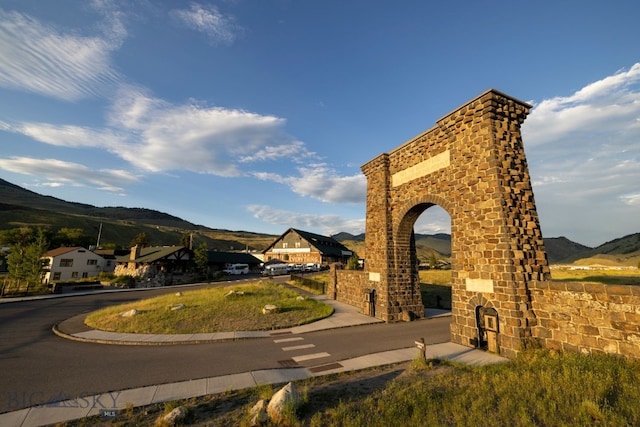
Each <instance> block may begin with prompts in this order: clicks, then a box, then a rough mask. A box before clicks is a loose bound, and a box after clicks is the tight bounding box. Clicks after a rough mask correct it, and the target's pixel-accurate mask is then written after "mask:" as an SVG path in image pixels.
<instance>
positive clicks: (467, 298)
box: [338, 90, 549, 356]
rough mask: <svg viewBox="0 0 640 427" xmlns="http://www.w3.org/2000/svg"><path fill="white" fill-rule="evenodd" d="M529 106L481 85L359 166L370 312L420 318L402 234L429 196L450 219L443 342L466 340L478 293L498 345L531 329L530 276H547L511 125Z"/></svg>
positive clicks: (511, 351) (514, 344)
mask: <svg viewBox="0 0 640 427" xmlns="http://www.w3.org/2000/svg"><path fill="white" fill-rule="evenodd" d="M529 109H530V106H529V105H528V104H525V103H523V102H521V101H518V100H516V99H514V98H511V97H509V96H508V95H505V94H502V93H500V92H498V91H495V90H489V91H487V92H485V93H483V94H481V95H480V96H478V97H476V98H474V99H472V100H471V101H469V102H468V103H466V104H464V105H463V106H461V107H459V108H458V109H456V110H454V111H453V112H451V113H450V114H448V115H447V116H445V117H443V118H442V119H440V120H438V121H437V122H436V126H434V127H433V128H431V129H429V130H427V131H425V132H424V133H422V134H421V135H418V136H417V137H415V138H413V139H411V140H409V141H408V142H406V143H405V144H403V145H401V146H400V147H398V148H396V149H394V150H393V151H391V152H389V153H383V154H381V155H379V156H378V157H376V158H375V159H373V160H371V161H369V162H368V163H366V164H365V165H363V166H362V171H363V173H364V174H365V176H366V177H367V219H366V221H367V222H366V231H365V233H366V234H365V236H366V237H365V251H366V263H365V272H364V276H363V278H362V281H361V284H360V285H361V286H362V287H363V288H366V289H376V298H377V299H376V301H375V313H376V316H377V317H380V318H381V319H383V320H385V321H388V322H395V321H400V320H412V319H414V318H417V317H423V315H424V307H423V306H422V301H421V297H420V292H419V287H418V286H417V283H416V280H415V274H417V272H414V271H413V268H412V265H413V264H412V259H411V257H412V256H414V255H415V247H412V238H411V236H412V233H413V224H414V223H415V220H416V219H417V218H418V217H419V216H420V214H422V213H423V212H424V211H425V210H426V209H428V208H429V207H431V206H433V205H436V204H437V205H439V206H441V207H443V208H444V209H445V210H446V211H447V212H448V213H449V215H450V217H451V237H452V248H451V249H452V306H453V307H452V321H451V339H452V341H453V342H456V343H460V344H463V345H467V346H473V339H474V335H475V327H474V324H473V321H472V320H473V318H474V316H475V311H474V310H475V307H473V308H472V307H471V306H472V305H473V304H474V303H475V302H477V301H485V300H486V301H490V302H491V304H492V308H495V310H496V311H497V312H499V313H500V317H501V319H502V322H501V326H502V329H501V334H500V349H501V352H502V353H503V354H505V355H507V356H510V355H515V354H516V353H517V352H518V351H519V350H520V349H521V347H522V343H523V340H524V339H526V338H527V337H529V336H530V335H531V330H530V327H531V321H532V319H531V318H530V317H531V310H530V309H529V308H530V306H531V297H530V292H529V284H530V283H531V282H535V281H541V280H548V279H549V268H548V264H547V258H546V253H545V250H544V243H543V240H542V234H541V232H540V226H539V221H538V215H537V212H536V208H535V201H534V197H533V190H532V188H531V182H530V178H529V171H528V167H527V162H526V157H525V154H524V147H523V144H522V136H521V133H520V126H521V124H522V123H523V121H524V119H525V118H526V116H527V114H528V112H529ZM412 254H413V255H412ZM352 293H353V292H352ZM338 298H339V295H338ZM474 298H476V299H474Z"/></svg>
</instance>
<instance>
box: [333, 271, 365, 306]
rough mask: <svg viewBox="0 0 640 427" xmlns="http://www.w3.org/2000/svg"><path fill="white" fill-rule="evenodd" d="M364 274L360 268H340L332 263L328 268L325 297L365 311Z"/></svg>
mask: <svg viewBox="0 0 640 427" xmlns="http://www.w3.org/2000/svg"><path fill="white" fill-rule="evenodd" d="M366 283H367V280H366V275H365V273H364V271H362V270H342V269H339V268H337V266H336V264H332V265H331V266H330V268H329V283H328V284H327V297H328V298H331V299H334V300H336V301H340V302H344V303H346V304H349V305H351V306H353V307H358V308H360V309H361V310H362V312H363V313H365V312H366V310H365V309H366V304H365V295H364V289H366V288H367V287H366Z"/></svg>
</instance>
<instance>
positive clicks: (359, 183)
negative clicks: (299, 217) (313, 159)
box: [253, 163, 367, 203]
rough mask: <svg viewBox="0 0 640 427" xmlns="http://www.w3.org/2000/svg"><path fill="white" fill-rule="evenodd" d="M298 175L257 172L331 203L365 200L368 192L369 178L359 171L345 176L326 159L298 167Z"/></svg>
mask: <svg viewBox="0 0 640 427" xmlns="http://www.w3.org/2000/svg"><path fill="white" fill-rule="evenodd" d="M296 170H297V172H298V174H297V175H289V176H284V175H280V174H275V173H264V172H262V173H261V172H254V173H253V175H254V176H255V177H256V178H258V179H261V180H264V181H273V182H277V183H280V184H284V185H287V186H288V187H289V188H290V189H291V190H292V191H293V192H295V193H296V194H299V195H301V196H308V197H313V198H315V199H318V200H321V201H323V202H327V203H363V202H364V201H365V198H366V192H367V179H366V177H365V176H364V175H363V174H361V173H358V174H356V175H351V176H341V175H340V174H339V173H338V172H336V171H335V170H334V169H332V168H331V167H330V166H329V165H327V164H326V163H315V164H309V165H305V166H300V167H297V168H296Z"/></svg>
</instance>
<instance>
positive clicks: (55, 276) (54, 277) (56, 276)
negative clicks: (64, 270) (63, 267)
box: [53, 271, 60, 280]
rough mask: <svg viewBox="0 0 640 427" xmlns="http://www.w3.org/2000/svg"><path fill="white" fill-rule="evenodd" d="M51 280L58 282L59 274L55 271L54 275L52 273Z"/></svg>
mask: <svg viewBox="0 0 640 427" xmlns="http://www.w3.org/2000/svg"><path fill="white" fill-rule="evenodd" d="M53 280H60V272H59V271H56V272H55V273H53Z"/></svg>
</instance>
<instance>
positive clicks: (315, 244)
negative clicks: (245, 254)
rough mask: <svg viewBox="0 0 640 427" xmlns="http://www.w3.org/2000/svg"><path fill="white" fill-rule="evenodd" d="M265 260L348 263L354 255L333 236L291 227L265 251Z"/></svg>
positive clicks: (322, 263) (294, 262)
mask: <svg viewBox="0 0 640 427" xmlns="http://www.w3.org/2000/svg"><path fill="white" fill-rule="evenodd" d="M262 253H263V254H264V261H265V263H268V262H269V261H272V260H279V261H282V262H285V263H288V264H308V263H314V264H321V265H328V264H332V263H336V262H337V263H341V264H346V263H347V262H348V261H349V258H351V256H352V255H353V252H352V251H350V250H349V249H348V248H347V247H346V246H344V245H343V244H342V243H340V242H338V241H337V240H336V239H334V238H333V237H327V236H322V235H320V234H315V233H310V232H308V231H303V230H297V229H295V228H290V229H288V230H287V231H285V232H284V233H283V234H282V235H281V236H280V237H278V238H277V239H276V240H275V241H274V242H273V243H272V244H271V245H269V246H268V247H267V248H266V249H265V250H264V251H263V252H262Z"/></svg>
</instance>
